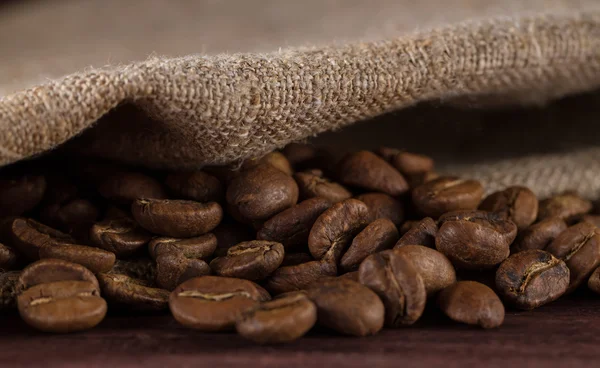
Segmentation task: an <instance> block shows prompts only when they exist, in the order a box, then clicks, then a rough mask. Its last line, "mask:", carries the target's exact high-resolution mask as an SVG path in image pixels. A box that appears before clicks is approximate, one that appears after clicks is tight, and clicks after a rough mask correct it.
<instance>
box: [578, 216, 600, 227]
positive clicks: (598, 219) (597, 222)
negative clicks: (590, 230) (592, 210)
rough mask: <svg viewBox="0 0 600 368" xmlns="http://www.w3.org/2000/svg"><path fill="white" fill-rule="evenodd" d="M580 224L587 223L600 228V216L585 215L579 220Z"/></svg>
mask: <svg viewBox="0 0 600 368" xmlns="http://www.w3.org/2000/svg"><path fill="white" fill-rule="evenodd" d="M579 222H587V223H590V224H592V225H594V226H596V227H600V216H599V215H583V216H581V218H579Z"/></svg>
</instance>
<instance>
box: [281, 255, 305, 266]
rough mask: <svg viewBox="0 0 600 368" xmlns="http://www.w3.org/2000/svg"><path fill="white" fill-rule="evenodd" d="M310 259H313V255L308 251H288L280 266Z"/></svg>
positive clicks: (296, 263) (297, 263)
mask: <svg viewBox="0 0 600 368" xmlns="http://www.w3.org/2000/svg"><path fill="white" fill-rule="evenodd" d="M310 261H313V257H311V256H310V254H308V253H286V254H285V255H284V256H283V261H282V262H281V265H280V266H279V267H285V266H296V265H299V264H301V263H306V262H310Z"/></svg>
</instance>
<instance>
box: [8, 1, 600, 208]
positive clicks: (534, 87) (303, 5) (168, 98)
mask: <svg viewBox="0 0 600 368" xmlns="http://www.w3.org/2000/svg"><path fill="white" fill-rule="evenodd" d="M240 52H243V53H240ZM0 53H1V55H2V63H0V96H3V97H0V164H4V165H5V164H8V163H12V162H15V161H18V160H21V159H24V158H27V157H31V156H33V155H37V154H40V153H43V152H45V151H47V150H50V149H53V148H55V147H57V146H59V145H61V144H63V143H65V142H66V141H68V140H70V139H71V138H73V137H76V136H77V135H79V134H80V133H82V132H84V131H86V130H87V131H86V132H85V134H84V135H83V136H82V137H78V138H76V139H74V140H73V142H72V147H73V149H76V150H79V151H80V152H85V153H91V154H95V155H100V156H104V157H110V158H117V159H120V160H124V161H127V162H131V163H139V164H143V165H147V166H153V167H167V168H183V167H186V168H189V167H200V166H202V165H205V164H225V163H230V162H235V161H237V160H240V159H243V158H246V157H250V156H257V155H260V154H262V153H264V152H267V151H269V150H272V149H274V148H278V147H282V146H283V145H285V144H286V143H288V142H291V141H295V140H302V139H304V138H307V137H311V136H314V135H316V134H318V133H321V132H325V131H330V130H336V129H338V128H341V127H343V126H347V125H349V124H352V123H355V122H357V121H359V120H364V119H367V118H372V117H375V116H378V115H381V114H384V113H386V112H389V111H394V110H398V109H401V108H405V107H408V106H411V105H414V104H416V103H418V102H423V101H437V102H436V103H442V104H454V105H460V106H463V107H464V106H467V107H473V106H479V105H481V104H483V105H485V106H494V107H498V106H506V105H514V104H519V105H527V104H535V105H542V104H545V103H547V102H549V101H551V100H553V99H556V98H559V97H563V96H566V95H570V94H574V93H580V92H586V91H590V90H593V89H595V88H597V87H600V4H599V3H598V1H597V0H580V1H575V0H563V1H558V0H557V1H553V0H529V1H521V0H510V1H507V0H489V1H483V0H481V1H477V0H451V1H442V0H437V1H435V0H426V1H419V2H413V1H409V0H404V1H400V0H395V1H394V0H372V1H358V0H353V1H350V0H349V1H319V0H308V1H269V0H260V1H241V0H240V1H196V2H184V1H158V0H154V1H143V2H137V1H127V2H123V1H116V0H113V1H50V2H39V1H32V2H17V3H9V5H7V6H5V7H0ZM151 54H153V55H164V56H160V57H159V56H152V57H149V58H147V56H148V55H151ZM182 55H183V56H182ZM185 55H187V56H185ZM105 64H110V65H109V66H103V65H105ZM73 72H75V74H71V75H68V76H66V77H63V76H64V75H67V74H69V73H73ZM124 105H129V106H132V105H133V106H134V107H135V109H134V110H135V114H134V115H140V116H141V118H136V119H131V120H129V119H124V117H127V116H128V115H127V114H123V113H121V112H120V111H119V110H123V109H126V110H127V109H129V107H123V106H124ZM119 106H121V107H120V108H119V109H117V111H114V109H115V108H116V107H119ZM111 111H113V112H112V113H111V114H108V115H107V113H109V112H111ZM567 116H568V115H567ZM99 120H100V121H99ZM98 121H99V122H98ZM96 122H98V123H97V124H95V123H96ZM369 124H372V125H376V123H369ZM412 124H415V123H414V121H397V122H396V126H395V128H394V129H393V131H394V134H397V135H402V134H403V130H404V129H406V128H407V127H410V126H411V125H412ZM446 124H458V122H455V121H450V120H448V121H447V122H446ZM484 124H485V123H484ZM495 124H502V122H496V123H495ZM94 125H95V126H94ZM92 126H94V128H92V129H88V128H90V127H92ZM457 129H458V128H457ZM522 129H524V130H527V129H528V127H527V125H526V124H525V125H523V126H522ZM388 134H389V133H388ZM415 139H417V140H422V141H423V142H426V141H427V139H428V137H427V136H423V135H421V136H419V137H416V138H415ZM575 148H577V149H576V150H575V151H574V152H573V154H572V155H569V154H568V152H563V151H561V152H560V153H554V154H553V155H554V156H551V157H552V160H548V161H547V165H554V166H546V168H544V169H543V170H539V167H533V166H531V165H534V164H535V162H537V161H535V160H534V161H532V160H531V158H527V157H526V158H525V159H524V160H525V161H514V160H518V159H515V158H511V161H508V163H507V161H501V162H500V163H492V161H489V162H487V163H485V164H483V165H482V164H481V163H478V164H477V165H479V166H477V165H476V166H462V165H460V163H459V162H453V161H452V160H447V161H449V164H450V166H449V167H452V168H456V169H458V170H459V171H460V172H461V173H465V174H468V175H475V176H477V177H478V178H480V179H482V180H484V181H486V182H487V183H497V182H501V183H503V184H506V183H507V180H508V181H510V182H511V183H528V184H529V185H532V186H533V187H534V189H536V190H537V191H538V192H540V193H547V192H551V191H553V190H558V189H561V188H563V187H565V186H566V185H567V184H565V180H571V182H573V181H574V180H575V181H574V182H573V183H574V184H573V185H572V186H575V187H576V188H578V189H582V190H583V192H584V194H585V195H587V196H592V195H595V194H596V191H597V190H598V189H599V188H600V180H598V183H596V182H595V181H594V182H589V181H586V182H585V183H583V181H584V179H586V178H592V179H593V178H594V177H595V175H593V173H592V174H585V175H583V176H582V174H581V173H582V172H586V173H589V169H590V167H592V168H595V166H600V164H598V159H597V158H598V157H599V156H600V154H599V153H598V151H597V150H596V149H595V148H594V147H591V148H590V147H586V149H585V151H583V153H582V151H581V150H578V148H579V147H577V146H576V147H575ZM507 151H510V147H508V146H507ZM571 151H572V150H571ZM582 155H583V156H582ZM582 157H583V158H584V159H582ZM573 158H576V161H573ZM496 159H498V158H496ZM499 159H502V157H500V158H499ZM577 160H578V161H577ZM515 162H516V163H519V162H520V163H523V164H524V165H526V166H525V167H526V168H529V169H527V171H526V172H525V173H524V172H522V171H518V170H523V167H520V168H519V166H518V165H515ZM574 162H575V163H577V162H579V163H585V167H584V166H582V165H574V164H573V163H574ZM527 165H529V166H527ZM537 165H539V164H537ZM472 167H475V169H476V170H475V171H473V170H471V169H469V168H472ZM515 170H517V171H515ZM544 170H545V171H544ZM548 170H550V172H552V174H550V177H553V178H555V180H554V181H552V182H548V180H549V176H548V172H549V171H548ZM517 172H519V173H521V174H518V175H517V174H515V173H517ZM531 172H533V174H532V173H531ZM595 172H596V173H597V172H598V171H595ZM532 175H535V177H534V176H532ZM557 175H558V176H559V179H560V180H556V177H557ZM507 178H511V179H507ZM498 179H501V180H498ZM491 187H493V185H492V186H491Z"/></svg>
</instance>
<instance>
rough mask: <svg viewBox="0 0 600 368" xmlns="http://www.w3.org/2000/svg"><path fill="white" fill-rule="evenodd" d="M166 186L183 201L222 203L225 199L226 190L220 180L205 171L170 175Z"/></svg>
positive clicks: (166, 180)
mask: <svg viewBox="0 0 600 368" xmlns="http://www.w3.org/2000/svg"><path fill="white" fill-rule="evenodd" d="M165 185H166V186H167V188H168V189H169V190H170V191H171V193H173V194H174V195H175V196H176V197H177V198H181V199H191V200H194V201H198V202H221V201H222V200H223V198H224V197H225V190H224V189H223V185H222V184H221V182H220V181H219V179H217V178H216V177H214V176H212V175H209V174H207V173H205V172H203V171H187V172H174V173H170V174H169V175H167V178H166V179H165Z"/></svg>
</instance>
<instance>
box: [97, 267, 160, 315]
mask: <svg viewBox="0 0 600 368" xmlns="http://www.w3.org/2000/svg"><path fill="white" fill-rule="evenodd" d="M98 281H99V282H100V287H101V288H102V294H103V295H104V297H105V298H106V299H107V300H108V301H109V303H111V306H113V305H116V306H120V307H125V308H128V309H133V310H136V311H159V310H165V309H167V308H168V307H169V294H170V292H169V291H167V290H163V289H158V288H155V287H152V284H150V283H149V282H148V281H145V280H140V279H136V278H133V277H129V276H127V275H120V274H114V273H101V274H99V275H98Z"/></svg>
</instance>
